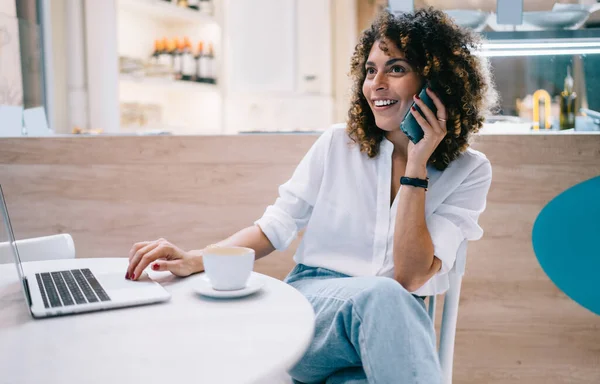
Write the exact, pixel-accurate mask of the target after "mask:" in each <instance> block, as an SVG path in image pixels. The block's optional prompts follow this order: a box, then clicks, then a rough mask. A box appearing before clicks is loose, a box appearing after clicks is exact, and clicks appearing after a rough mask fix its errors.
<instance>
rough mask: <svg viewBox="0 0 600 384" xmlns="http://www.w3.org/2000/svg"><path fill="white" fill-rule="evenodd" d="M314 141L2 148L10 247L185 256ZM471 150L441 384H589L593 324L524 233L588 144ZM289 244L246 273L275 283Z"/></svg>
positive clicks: (62, 143) (572, 173) (156, 140)
mask: <svg viewBox="0 0 600 384" xmlns="http://www.w3.org/2000/svg"><path fill="white" fill-rule="evenodd" d="M315 138H316V137H315V136H312V135H295V136H293V135H257V136H223V137H219V136H212V137H202V136H198V137H185V136H179V137H86V138H68V137H67V138H44V139H42V138H40V139H37V138H16V139H2V140H0V183H1V184H2V186H3V188H4V190H5V193H6V197H7V200H8V205H9V209H10V211H11V217H12V220H13V225H14V227H15V232H16V235H17V237H18V238H26V237H33V236H43V235H48V234H54V233H63V232H68V233H71V234H72V235H73V238H74V239H75V243H76V248H77V256H78V257H124V256H126V254H127V252H128V250H129V247H130V246H131V244H132V243H133V242H135V241H140V240H146V239H154V238H157V237H161V236H163V237H166V238H167V239H169V240H171V241H173V242H174V243H176V244H178V245H180V246H181V247H182V248H184V249H190V248H198V247H202V246H204V245H206V244H209V243H212V242H215V241H218V240H220V239H222V238H224V237H226V236H228V235H230V234H231V233H233V232H234V231H236V230H238V229H241V228H243V227H244V226H246V225H250V224H251V223H252V222H253V221H254V220H255V219H257V218H258V217H260V215H262V213H263V211H264V209H265V208H266V206H267V205H268V204H271V203H272V202H273V201H274V199H275V198H276V196H277V187H278V185H280V184H281V183H283V182H285V181H286V180H287V178H288V177H289V176H290V175H291V173H292V172H293V170H294V168H295V166H296V164H297V163H298V161H299V160H300V159H301V158H302V156H303V155H304V153H305V152H306V151H307V150H308V148H309V147H310V145H311V144H312V143H313V142H314V140H315ZM474 147H475V148H477V149H479V150H481V151H482V152H484V153H485V154H486V155H487V156H488V158H489V159H490V161H491V162H492V166H493V182H492V187H491V189H490V193H489V196H488V206H487V209H486V211H485V213H484V214H483V215H482V217H481V220H480V223H481V225H482V226H483V228H484V230H485V234H484V237H483V239H482V240H480V241H477V242H473V243H471V244H470V245H469V251H468V262H467V274H466V276H465V279H464V283H463V291H462V296H461V308H460V312H459V320H458V332H457V339H456V356H455V382H456V383H473V384H475V383H477V384H480V383H486V384H487V383H490V384H496V383H497V384H500V383H528V384H538V383H539V384H554V383H557V384H561V383H565V384H566V383H569V384H572V383H599V382H600V317H599V316H596V315H594V314H592V313H590V312H589V311H587V310H585V309H584V308H582V307H580V306H579V305H578V304H576V303H575V302H573V301H571V300H570V299H569V298H567V297H566V296H565V295H564V294H563V293H562V292H560V291H559V290H558V289H557V288H556V287H555V286H554V285H553V283H552V282H551V281H550V280H549V279H548V277H547V276H546V275H545V274H544V272H543V271H542V270H541V268H540V267H539V264H538V263H537V260H536V258H535V256H534V254H533V249H532V246H531V229H532V226H533V222H534V220H535V218H536V216H537V214H538V213H539V211H540V210H541V209H542V208H543V206H544V205H545V204H546V203H547V202H548V201H550V200H551V199H552V198H553V197H554V196H556V195H557V194H559V193H560V192H562V191H563V190H565V189H567V188H569V187H571V186H573V185H574V184H576V183H579V182H581V181H584V180H586V179H589V178H591V177H594V176H597V175H599V174H600V135H548V136H481V137H479V138H478V139H477V140H476V141H475V143H474ZM599 196H600V191H599ZM557 225H560V223H557ZM298 242H299V241H298V240H297V241H296V242H294V244H293V245H292V246H291V247H290V249H289V250H287V251H285V252H275V253H274V254H272V255H270V256H267V257H265V258H264V259H262V260H259V261H258V262H257V265H256V270H257V271H259V272H262V273H266V274H268V275H271V276H274V277H277V278H283V277H284V276H285V275H286V274H287V273H288V272H289V270H290V269H291V268H292V267H293V261H292V260H291V257H292V254H293V250H294V249H295V248H296V246H297V244H298ZM582 268H585V266H582ZM438 305H439V308H438V310H439V311H441V305H442V300H440V303H438ZM438 313H441V312H438Z"/></svg>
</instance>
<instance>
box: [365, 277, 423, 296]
mask: <svg viewBox="0 0 600 384" xmlns="http://www.w3.org/2000/svg"><path fill="white" fill-rule="evenodd" d="M370 279H371V280H372V281H371V282H370V284H368V287H367V289H365V291H363V292H362V293H363V295H365V296H367V297H368V298H369V299H370V300H379V301H384V302H385V301H389V302H394V301H397V300H404V299H412V298H413V297H412V295H411V294H410V292H408V291H407V290H406V288H404V287H403V286H402V285H401V284H400V283H398V282H397V281H396V280H394V279H391V278H389V277H380V276H377V277H372V278H370Z"/></svg>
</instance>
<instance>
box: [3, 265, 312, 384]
mask: <svg viewBox="0 0 600 384" xmlns="http://www.w3.org/2000/svg"><path fill="white" fill-rule="evenodd" d="M127 264H128V261H127V259H124V258H110V259H109V258H107V259H72V260H52V261H42V262H30V263H24V264H23V266H24V268H25V269H26V273H27V272H37V271H39V270H40V268H44V269H46V268H48V267H52V268H53V269H69V268H86V267H87V268H90V267H91V268H96V270H101V271H105V272H108V271H113V272H114V271H118V272H121V273H123V275H125V270H126V266H127ZM148 273H149V275H150V277H151V278H152V279H153V280H155V281H157V282H159V283H160V284H161V285H163V286H164V287H165V289H167V290H168V291H169V292H170V293H171V295H172V297H171V300H170V301H169V302H166V303H161V304H153V305H146V306H139V307H129V308H123V309H116V310H109V311H101V312H91V313H85V314H78V315H70V316H63V317H55V318H46V319H39V320H36V319H33V318H32V317H31V316H30V314H29V309H28V308H27V305H26V302H25V298H24V296H23V294H22V292H21V288H20V286H19V282H18V277H17V274H16V269H15V266H14V264H3V265H0V383H10V384H21V383H32V384H33V383H61V384H65V383H87V384H94V383H103V384H104V383H110V384H116V383H176V384H183V383H209V384H213V383H215V384H228V383H236V384H237V383H265V382H267V379H266V378H268V377H275V376H276V377H282V376H281V373H283V372H284V371H285V370H287V369H289V368H291V367H292V366H293V365H294V364H295V363H296V362H297V361H298V360H299V359H300V358H301V356H302V355H303V354H304V352H305V351H306V348H307V347H308V345H309V343H310V341H311V339H312V336H313V332H314V312H313V309H312V307H311V305H310V304H309V303H308V301H307V300H306V299H305V298H304V297H303V296H302V295H301V294H300V293H299V292H298V291H296V290H295V289H294V288H292V287H291V286H289V285H287V284H285V283H283V282H281V281H279V280H277V279H274V278H271V277H268V276H265V275H259V277H261V278H263V279H264V283H265V285H264V286H263V288H262V290H261V291H259V292H257V293H255V294H253V295H251V296H247V297H243V298H238V299H226V300H224V299H211V298H205V297H202V296H200V295H198V294H196V293H195V292H194V291H193V286H194V283H195V282H197V281H198V279H199V278H201V277H202V274H197V275H193V276H190V277H187V278H178V277H175V276H173V275H171V274H170V273H169V272H153V271H149V270H148ZM269 382H271V381H269Z"/></svg>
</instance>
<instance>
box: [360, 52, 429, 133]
mask: <svg viewBox="0 0 600 384" xmlns="http://www.w3.org/2000/svg"><path fill="white" fill-rule="evenodd" d="M383 42H384V44H385V46H386V47H387V53H386V52H384V51H383V50H382V49H381V47H380V45H381V43H382V41H381V40H377V41H375V43H374V44H373V47H372V48H371V51H370V52H369V57H368V58H367V62H366V63H365V69H366V77H365V81H364V83H363V86H362V91H363V95H364V96H365V98H366V99H367V102H368V103H369V106H370V107H371V110H372V111H373V115H374V116H375V123H376V124H377V126H378V127H379V128H380V129H383V130H384V131H388V132H393V131H398V130H399V129H400V123H401V122H402V119H403V118H404V115H405V114H406V112H407V111H408V109H409V108H410V106H411V105H412V102H413V95H415V94H418V93H419V91H420V90H421V87H422V86H423V81H422V79H421V76H419V74H418V73H417V72H416V71H415V68H413V66H412V65H410V64H409V63H408V61H406V59H405V56H404V53H402V52H401V51H400V50H399V49H398V47H396V45H395V44H393V43H391V42H389V41H387V40H384V41H383Z"/></svg>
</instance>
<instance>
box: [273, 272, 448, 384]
mask: <svg viewBox="0 0 600 384" xmlns="http://www.w3.org/2000/svg"><path fill="white" fill-rule="evenodd" d="M285 282H287V283H288V284H290V285H291V286H293V287H294V288H296V289H297V290H298V291H300V292H301V293H302V294H303V295H304V296H305V297H306V298H307V299H308V301H310V303H311V304H312V306H313V308H314V311H315V315H316V324H315V335H314V339H313V341H312V343H311V344H310V346H309V347H308V350H307V351H306V353H305V354H304V356H303V357H302V359H301V360H300V361H299V362H298V363H297V364H296V366H294V367H293V368H292V369H291V370H290V371H289V373H290V375H291V376H292V378H293V379H294V381H295V382H296V383H297V382H300V383H326V384H337V383H346V384H349V383H353V384H358V383H363V384H364V383H374V384H392V383H394V384H395V383H400V384H416V383H419V384H438V383H441V380H442V379H441V370H440V365H439V360H438V355H437V350H436V336H435V329H434V327H433V323H432V321H431V319H430V317H429V315H428V314H427V310H426V308H425V303H424V301H423V299H422V298H419V297H417V296H413V295H412V294H410V293H409V292H408V291H407V290H406V289H404V287H402V285H400V284H399V283H398V282H397V281H395V280H393V279H390V278H387V277H378V276H368V277H350V276H347V275H344V274H341V273H338V272H334V271H331V270H328V269H325V268H314V267H308V266H305V265H303V264H298V265H296V267H295V268H294V269H293V270H292V271H291V272H290V274H289V275H288V276H287V277H286V278H285Z"/></svg>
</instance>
